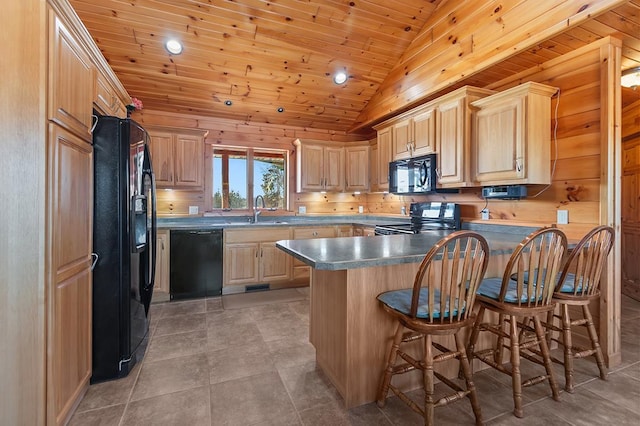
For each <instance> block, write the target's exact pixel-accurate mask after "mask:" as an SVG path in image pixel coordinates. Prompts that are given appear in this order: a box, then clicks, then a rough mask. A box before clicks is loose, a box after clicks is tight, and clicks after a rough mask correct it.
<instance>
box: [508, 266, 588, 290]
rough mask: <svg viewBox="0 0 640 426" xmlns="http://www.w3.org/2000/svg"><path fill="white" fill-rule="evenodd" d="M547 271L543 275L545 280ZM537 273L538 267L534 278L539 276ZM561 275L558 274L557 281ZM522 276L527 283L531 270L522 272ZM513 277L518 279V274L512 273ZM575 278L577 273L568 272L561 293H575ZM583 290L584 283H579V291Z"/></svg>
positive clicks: (514, 279) (515, 279)
mask: <svg viewBox="0 0 640 426" xmlns="http://www.w3.org/2000/svg"><path fill="white" fill-rule="evenodd" d="M546 273H547V271H546V270H545V271H544V272H543V275H542V279H543V280H544V278H545V274H546ZM537 274H538V270H537V269H536V270H535V271H534V278H538V277H537ZM560 275H561V274H558V277H557V279H556V283H557V282H558V281H557V280H560ZM522 276H523V280H524V282H525V284H526V283H528V282H529V271H525V272H524V273H523V274H522ZM511 279H512V280H513V281H517V277H516V274H513V275H511ZM575 280H576V275H575V274H572V273H568V274H567V277H566V278H565V279H564V283H563V284H562V287H561V288H560V293H573V285H574V282H575ZM581 291H582V283H579V284H578V293H580V292H581Z"/></svg>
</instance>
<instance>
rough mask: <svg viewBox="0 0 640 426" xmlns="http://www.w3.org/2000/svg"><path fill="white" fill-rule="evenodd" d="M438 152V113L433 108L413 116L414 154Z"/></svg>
mask: <svg viewBox="0 0 640 426" xmlns="http://www.w3.org/2000/svg"><path fill="white" fill-rule="evenodd" d="M433 152H436V113H435V110H434V109H433V108H431V109H428V110H426V111H423V112H420V113H419V114H416V115H415V116H414V117H413V155H425V154H431V153H433Z"/></svg>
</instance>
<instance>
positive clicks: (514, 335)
mask: <svg viewBox="0 0 640 426" xmlns="http://www.w3.org/2000/svg"><path fill="white" fill-rule="evenodd" d="M500 316H502V315H500ZM510 319H511V321H510V322H509V326H510V328H511V339H510V341H511V345H510V348H511V382H512V386H513V414H514V415H515V416H516V417H520V418H521V417H523V416H524V412H523V410H522V377H521V374H520V342H519V341H518V337H519V336H518V335H519V333H518V322H517V321H516V317H515V316H514V315H510ZM500 349H502V348H500Z"/></svg>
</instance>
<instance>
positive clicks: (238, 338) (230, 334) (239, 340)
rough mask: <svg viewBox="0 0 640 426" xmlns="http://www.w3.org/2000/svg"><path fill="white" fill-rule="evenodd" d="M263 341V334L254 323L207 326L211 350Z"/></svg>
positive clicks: (208, 342) (208, 344) (208, 345)
mask: <svg viewBox="0 0 640 426" xmlns="http://www.w3.org/2000/svg"><path fill="white" fill-rule="evenodd" d="M263 343H264V340H263V338H262V334H260V330H259V329H258V326H257V325H256V324H254V323H240V324H235V323H226V324H215V325H211V326H209V327H208V328H207V348H208V350H209V351H215V350H222V349H228V348H232V347H242V346H250V345H255V344H263Z"/></svg>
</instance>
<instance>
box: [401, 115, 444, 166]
mask: <svg viewBox="0 0 640 426" xmlns="http://www.w3.org/2000/svg"><path fill="white" fill-rule="evenodd" d="M435 127H436V115H435V110H434V108H433V106H431V105H430V104H429V105H426V106H421V107H419V108H416V109H415V110H412V111H411V112H409V113H408V114H407V115H406V118H403V119H401V120H400V121H398V122H396V123H395V124H394V125H393V158H394V159H395V160H400V159H403V158H410V157H415V156H419V155H426V154H431V153H433V152H435V150H436V144H435Z"/></svg>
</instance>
